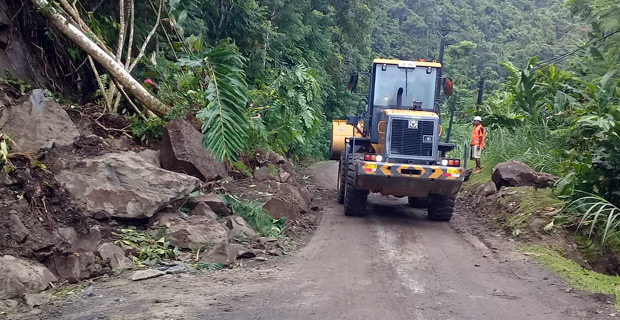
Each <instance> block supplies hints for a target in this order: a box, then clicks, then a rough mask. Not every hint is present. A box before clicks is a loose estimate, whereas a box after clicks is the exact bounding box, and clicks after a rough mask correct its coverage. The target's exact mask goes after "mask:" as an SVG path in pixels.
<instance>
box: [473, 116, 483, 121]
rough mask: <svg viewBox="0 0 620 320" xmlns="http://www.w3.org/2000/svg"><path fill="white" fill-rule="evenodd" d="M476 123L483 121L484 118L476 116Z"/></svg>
mask: <svg viewBox="0 0 620 320" xmlns="http://www.w3.org/2000/svg"><path fill="white" fill-rule="evenodd" d="M474 121H482V118H481V117H479V116H475V117H474Z"/></svg>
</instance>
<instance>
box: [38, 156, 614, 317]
mask: <svg viewBox="0 0 620 320" xmlns="http://www.w3.org/2000/svg"><path fill="white" fill-rule="evenodd" d="M336 171H337V163H335V162H327V163H323V164H320V165H318V166H317V167H315V168H314V169H313V172H314V181H315V183H317V184H320V185H323V186H324V187H326V188H335V181H336ZM369 202H370V204H369V206H370V208H369V209H370V210H369V212H370V214H369V215H368V216H366V217H361V218H352V217H345V216H344V214H343V209H342V206H340V205H338V204H337V203H336V202H335V201H334V200H332V201H331V202H330V203H328V204H325V205H326V208H325V210H324V211H325V213H324V216H323V219H322V221H321V223H320V226H319V228H318V229H317V231H316V233H315V234H314V235H313V236H312V238H311V239H310V241H309V242H308V244H307V246H305V247H304V248H303V249H301V250H299V251H298V252H296V253H294V254H292V255H291V256H288V257H284V258H281V259H279V260H278V261H268V262H265V263H263V264H257V265H251V266H246V267H244V268H237V269H233V270H224V271H220V272H213V273H200V274H197V275H191V274H184V275H179V276H166V277H162V278H158V279H153V280H146V281H142V282H130V281H128V280H126V278H127V276H125V277H124V278H123V277H121V278H116V279H113V280H109V281H107V282H99V283H97V284H95V289H94V292H93V296H91V297H80V298H77V299H74V301H72V302H69V303H66V304H64V305H62V306H58V307H55V308H52V309H51V310H47V311H46V314H45V316H46V317H47V318H49V319H95V318H98V319H321V320H323V319H544V320H553V319H593V318H601V319H603V318H605V319H609V318H610V313H612V312H613V311H611V307H610V305H609V304H608V303H605V299H607V297H597V296H593V295H589V294H586V293H580V292H575V291H572V290H568V289H567V288H566V287H565V286H564V285H563V284H562V282H561V281H560V280H559V279H557V278H556V277H555V276H553V275H552V274H551V273H549V272H548V271H546V270H545V269H544V268H542V267H540V266H539V265H537V264H536V263H534V262H530V261H529V259H528V258H527V257H525V256H523V255H521V254H519V253H516V252H514V251H512V250H509V249H506V250H504V249H500V250H498V249H497V248H489V246H487V245H485V244H484V243H488V242H486V241H484V243H483V241H481V240H480V239H479V238H477V237H476V236H474V235H472V234H471V233H469V232H468V225H467V221H463V220H464V219H463V218H462V217H460V218H459V217H458V216H457V218H455V220H453V221H452V222H451V223H439V222H431V221H428V220H427V219H426V214H425V212H424V211H423V210H416V209H411V208H409V207H408V206H407V205H406V200H405V199H396V198H393V197H384V196H380V195H371V196H370V198H369ZM456 214H457V215H458V209H457V213H456ZM504 241H505V242H509V241H508V240H504ZM504 247H505V248H510V246H509V245H506V246H504Z"/></svg>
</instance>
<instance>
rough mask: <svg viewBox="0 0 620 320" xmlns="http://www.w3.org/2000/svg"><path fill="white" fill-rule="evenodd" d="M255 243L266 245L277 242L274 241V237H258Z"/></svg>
mask: <svg viewBox="0 0 620 320" xmlns="http://www.w3.org/2000/svg"><path fill="white" fill-rule="evenodd" d="M256 241H257V242H258V243H261V244H266V243H270V242H277V241H278V239H276V238H274V237H260V238H258V239H256Z"/></svg>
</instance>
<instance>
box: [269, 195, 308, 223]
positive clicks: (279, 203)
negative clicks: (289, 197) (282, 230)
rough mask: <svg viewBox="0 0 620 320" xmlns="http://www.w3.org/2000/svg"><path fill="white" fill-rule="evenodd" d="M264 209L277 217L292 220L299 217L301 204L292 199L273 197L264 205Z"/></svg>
mask: <svg viewBox="0 0 620 320" xmlns="http://www.w3.org/2000/svg"><path fill="white" fill-rule="evenodd" d="M263 209H265V211H267V213H269V215H270V216H272V217H273V218H275V219H280V218H283V217H286V218H287V219H289V220H292V221H295V220H298V219H299V212H300V211H299V206H298V205H296V204H295V203H292V202H290V201H286V200H282V199H278V198H271V199H269V201H267V202H266V203H265V204H264V205H263Z"/></svg>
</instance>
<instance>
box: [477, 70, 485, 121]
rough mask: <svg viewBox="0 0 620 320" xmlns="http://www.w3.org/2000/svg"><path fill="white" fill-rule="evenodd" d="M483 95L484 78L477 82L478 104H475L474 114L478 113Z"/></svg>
mask: <svg viewBox="0 0 620 320" xmlns="http://www.w3.org/2000/svg"><path fill="white" fill-rule="evenodd" d="M483 93H484V77H480V82H478V103H477V104H476V113H477V112H478V111H480V106H481V105H482V95H483Z"/></svg>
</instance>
